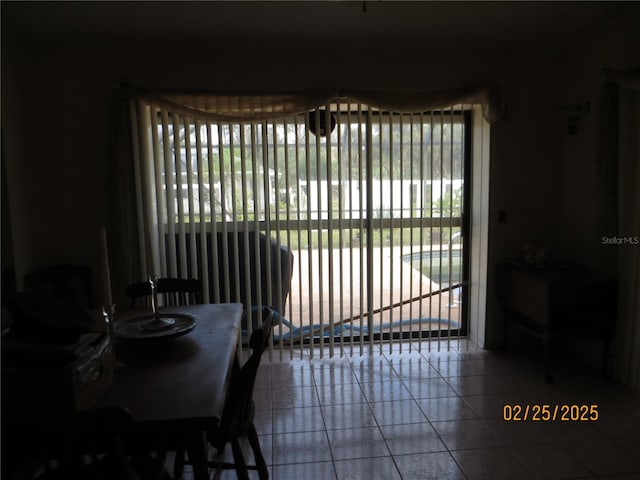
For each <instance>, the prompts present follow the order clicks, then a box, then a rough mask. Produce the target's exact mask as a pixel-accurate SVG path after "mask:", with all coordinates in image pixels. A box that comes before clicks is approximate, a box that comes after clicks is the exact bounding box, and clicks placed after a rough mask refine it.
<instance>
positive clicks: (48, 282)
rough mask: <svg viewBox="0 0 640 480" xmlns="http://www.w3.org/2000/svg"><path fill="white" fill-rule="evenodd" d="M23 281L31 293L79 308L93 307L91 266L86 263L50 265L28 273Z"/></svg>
mask: <svg viewBox="0 0 640 480" xmlns="http://www.w3.org/2000/svg"><path fill="white" fill-rule="evenodd" d="M24 283H25V288H26V290H27V291H29V292H31V293H35V294H38V295H41V296H47V297H52V298H55V299H57V300H59V301H61V302H64V303H67V304H69V305H75V306H77V307H81V308H94V307H95V304H94V301H93V292H92V282H91V268H90V267H88V266H86V265H51V266H48V267H45V268H42V269H40V270H37V271H35V272H31V273H29V274H28V275H26V276H25V279H24Z"/></svg>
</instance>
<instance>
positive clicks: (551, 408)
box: [502, 404, 600, 422]
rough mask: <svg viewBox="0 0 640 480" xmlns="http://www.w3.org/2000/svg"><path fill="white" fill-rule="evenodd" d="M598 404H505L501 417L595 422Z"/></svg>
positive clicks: (519, 420) (507, 419) (535, 420)
mask: <svg viewBox="0 0 640 480" xmlns="http://www.w3.org/2000/svg"><path fill="white" fill-rule="evenodd" d="M599 418H600V412H599V410H598V405H593V404H591V405H578V404H555V405H551V404H530V405H528V404H522V405H521V404H513V405H511V404H505V405H504V406H503V407H502V419H503V420H504V421H505V422H597V421H598V420H599Z"/></svg>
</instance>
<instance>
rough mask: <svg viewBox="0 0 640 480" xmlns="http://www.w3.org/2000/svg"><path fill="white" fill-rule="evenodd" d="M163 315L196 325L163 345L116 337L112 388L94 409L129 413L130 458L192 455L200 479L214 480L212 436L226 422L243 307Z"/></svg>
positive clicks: (223, 306) (184, 308)
mask: <svg viewBox="0 0 640 480" xmlns="http://www.w3.org/2000/svg"><path fill="white" fill-rule="evenodd" d="M160 311H161V312H162V313H166V314H170V313H174V314H180V315H187V316H189V317H191V318H193V319H194V320H195V322H196V325H195V327H194V328H193V330H191V331H189V332H188V333H186V334H184V335H181V336H178V337H175V338H167V339H164V340H162V339H161V340H157V339H156V340H153V341H146V340H142V341H140V340H123V339H118V338H117V337H116V338H115V339H114V342H113V350H114V359H115V366H114V374H113V381H112V383H111V385H110V386H109V387H108V388H107V389H106V390H105V391H104V393H102V394H101V395H100V397H99V398H98V399H97V400H96V405H95V406H97V407H100V406H120V407H125V408H127V409H128V410H129V411H130V412H131V419H132V425H131V429H130V431H129V435H128V437H127V443H128V446H129V447H130V448H132V450H137V449H140V450H142V451H172V450H179V451H187V452H188V454H189V460H190V461H191V462H192V464H193V473H194V477H195V479H196V480H200V479H202V480H204V479H208V478H209V475H208V467H207V447H206V432H207V431H208V430H209V429H211V428H212V427H214V426H216V425H217V424H218V422H219V421H220V418H221V415H222V410H223V407H224V399H225V393H226V390H227V385H228V383H229V378H230V374H231V372H232V370H233V368H234V364H235V362H236V361H237V360H236V348H237V345H238V338H239V335H240V319H241V315H242V305H241V304H231V303H230V304H203V305H190V306H180V307H166V308H162V309H161V310H160ZM132 315H140V312H136V311H132V312H124V313H122V314H119V315H118V314H116V316H115V319H114V324H115V325H117V322H119V321H126V319H127V318H131V316H132ZM118 317H119V318H118Z"/></svg>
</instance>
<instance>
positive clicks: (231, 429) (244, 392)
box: [214, 307, 278, 447]
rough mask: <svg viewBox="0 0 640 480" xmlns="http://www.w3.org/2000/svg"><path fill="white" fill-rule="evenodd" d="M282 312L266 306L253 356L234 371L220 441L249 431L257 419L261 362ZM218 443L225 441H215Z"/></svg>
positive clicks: (254, 340) (252, 343) (253, 337)
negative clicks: (255, 400) (255, 391)
mask: <svg viewBox="0 0 640 480" xmlns="http://www.w3.org/2000/svg"><path fill="white" fill-rule="evenodd" d="M277 315H278V313H277V312H276V311H275V310H273V309H271V308H269V307H263V309H262V318H263V321H262V324H261V325H260V326H258V327H256V328H255V329H254V330H253V332H252V333H251V338H250V340H249V346H250V347H251V349H252V351H251V356H250V357H249V359H248V360H247V361H246V363H245V364H244V365H243V366H242V367H241V368H240V369H239V370H238V371H236V372H234V373H233V376H232V378H231V382H230V384H229V387H228V389H227V395H226V397H225V404H224V410H223V412H222V418H221V420H220V432H221V433H222V435H221V436H219V437H216V441H219V442H220V441H221V442H226V441H228V440H229V439H231V438H234V437H237V436H239V435H241V434H242V433H244V432H245V431H246V428H247V427H248V425H250V424H251V422H252V421H253V415H254V413H255V407H254V404H253V387H254V385H255V381H256V375H257V373H258V367H259V366H260V359H261V358H262V354H263V352H264V350H265V348H266V346H267V343H268V341H269V336H270V335H271V328H272V326H273V323H274V320H275V318H276V316H277ZM214 446H216V447H218V446H221V445H215V444H214Z"/></svg>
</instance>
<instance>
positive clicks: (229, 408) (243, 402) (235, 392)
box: [174, 308, 277, 480]
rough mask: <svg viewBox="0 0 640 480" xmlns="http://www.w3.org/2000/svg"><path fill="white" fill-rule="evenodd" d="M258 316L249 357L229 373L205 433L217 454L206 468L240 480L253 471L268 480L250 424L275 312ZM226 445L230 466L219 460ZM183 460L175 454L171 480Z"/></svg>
mask: <svg viewBox="0 0 640 480" xmlns="http://www.w3.org/2000/svg"><path fill="white" fill-rule="evenodd" d="M262 315H263V321H262V324H261V325H259V326H258V327H256V328H255V329H254V330H253V332H252V333H251V338H250V340H249V346H250V348H251V350H252V351H251V355H250V356H249V358H248V359H247V361H246V363H245V364H244V365H243V366H242V367H240V368H239V369H237V370H236V371H234V372H233V373H232V377H231V381H230V384H229V387H228V389H227V393H226V397H225V403H224V408H223V411H222V417H221V419H220V424H219V426H218V427H217V428H214V429H213V430H211V431H209V432H208V434H207V439H208V441H209V443H210V444H211V446H212V447H213V448H215V449H216V451H217V455H216V456H214V457H213V459H212V460H210V461H209V462H208V465H209V468H211V469H235V470H236V473H237V475H238V478H239V479H240V480H249V470H257V471H258V476H259V478H260V480H267V479H268V478H269V470H268V469H267V464H266V462H265V460H264V455H263V454H262V449H261V448H260V440H259V438H258V432H257V431H256V427H255V425H254V423H253V420H254V417H255V404H254V401H253V389H254V385H255V381H256V376H257V373H258V367H259V366H260V360H261V358H262V354H263V352H264V350H265V348H266V346H267V344H268V342H269V337H270V335H271V329H272V326H273V322H274V321H275V319H276V318H277V312H276V311H275V310H273V309H269V308H264V309H263V310H262ZM242 438H247V439H248V441H249V445H250V446H251V450H252V451H253V456H254V458H255V465H247V462H246V460H245V457H244V453H243V451H242V447H241V445H240V440H241V439H242ZM228 443H230V444H231V449H232V453H233V463H231V462H227V461H224V460H220V459H221V458H222V457H223V455H224V450H225V447H226V445H227V444H228ZM184 459H185V457H184V454H183V453H177V454H176V465H175V469H174V477H175V478H180V476H181V475H182V467H183V465H184ZM216 478H217V477H216Z"/></svg>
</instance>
